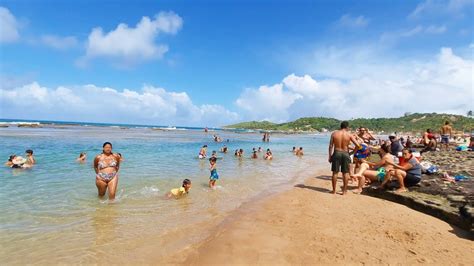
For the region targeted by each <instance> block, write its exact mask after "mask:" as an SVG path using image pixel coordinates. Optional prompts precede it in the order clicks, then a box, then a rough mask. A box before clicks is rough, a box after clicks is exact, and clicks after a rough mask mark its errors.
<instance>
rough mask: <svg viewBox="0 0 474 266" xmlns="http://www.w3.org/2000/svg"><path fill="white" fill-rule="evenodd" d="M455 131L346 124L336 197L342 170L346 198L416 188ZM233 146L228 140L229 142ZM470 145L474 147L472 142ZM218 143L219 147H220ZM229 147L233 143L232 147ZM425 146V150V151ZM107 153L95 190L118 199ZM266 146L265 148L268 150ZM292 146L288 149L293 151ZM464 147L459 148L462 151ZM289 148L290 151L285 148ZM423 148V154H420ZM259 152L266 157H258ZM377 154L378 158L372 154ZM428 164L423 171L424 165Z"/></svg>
mask: <svg viewBox="0 0 474 266" xmlns="http://www.w3.org/2000/svg"><path fill="white" fill-rule="evenodd" d="M453 136H454V130H453V127H452V126H451V124H450V122H449V121H446V122H445V123H444V125H443V126H442V127H441V129H440V131H439V132H437V133H435V132H433V131H432V130H431V129H427V130H426V132H424V133H423V135H422V137H419V136H418V137H417V136H416V135H401V134H398V133H397V132H395V133H394V134H391V135H389V136H388V139H383V136H377V137H378V138H379V139H376V138H375V136H374V134H372V133H371V132H370V131H369V130H368V128H367V127H359V128H358V129H357V130H356V131H355V132H351V130H350V128H349V123H348V122H347V121H343V122H342V123H341V124H340V129H339V130H336V131H334V132H333V133H332V134H331V136H330V140H329V148H328V162H329V163H330V164H331V171H332V178H331V185H332V190H331V193H333V194H336V185H337V179H338V175H339V172H341V173H342V181H343V186H342V190H341V194H343V195H344V194H346V193H347V190H348V183H349V179H351V182H353V181H357V188H356V189H355V190H354V191H353V192H354V193H357V194H359V193H361V192H362V191H363V188H364V186H366V185H371V184H373V183H378V188H381V189H387V188H394V187H395V188H397V189H396V192H398V193H401V192H405V191H407V188H408V187H411V186H414V185H417V184H418V183H419V182H420V181H421V177H422V172H423V171H425V170H426V169H424V168H423V167H424V164H423V163H421V164H420V161H421V160H423V158H422V156H421V153H425V152H436V151H439V149H437V145H438V143H441V145H442V148H444V150H448V149H449V144H450V140H453V142H454V141H456V142H458V143H459V139H455V138H453ZM213 140H214V141H215V142H221V141H222V140H221V138H220V137H219V136H218V135H217V134H215V135H214V136H213ZM263 141H265V142H268V141H269V133H268V132H265V133H264V134H263ZM461 141H464V142H463V143H464V144H462V145H464V146H463V147H464V148H465V149H464V150H468V151H470V150H474V136H471V137H470V139H469V142H468V139H467V138H466V136H465V135H464V139H462V138H461ZM227 142H229V140H227ZM468 143H469V144H468ZM216 145H217V144H216ZM227 145H229V144H227ZM227 145H222V147H220V149H219V147H217V148H216V150H214V151H212V155H211V156H210V158H209V171H210V176H209V187H210V188H215V187H216V181H217V180H218V179H219V175H218V174H217V159H223V158H224V157H219V158H218V156H217V151H218V150H220V152H221V153H224V154H223V155H222V156H226V153H227V152H228V149H229V147H228V146H227ZM421 145H423V147H421ZM102 148H103V150H102V153H101V154H99V155H97V156H96V157H95V158H94V163H93V166H94V170H95V173H96V180H95V182H96V186H97V190H98V195H99V197H103V196H104V195H105V194H106V193H107V192H108V196H109V199H110V200H113V199H114V198H115V196H116V190H117V186H118V178H119V175H118V173H119V169H120V164H121V162H122V161H123V156H122V154H121V153H113V152H112V144H111V143H110V142H105V143H104V144H103V146H102ZM207 148H208V145H206V144H205V145H203V146H202V147H201V148H200V150H199V154H198V158H199V159H205V158H207ZM265 148H266V147H265ZM288 148H289V147H288ZM458 148H459V147H458ZM285 149H286V148H285ZM415 149H418V151H420V149H421V151H420V152H416V150H415ZM263 151H264V149H263V148H262V147H261V146H260V147H258V149H257V148H255V147H254V148H253V149H252V151H251V153H250V158H251V159H254V160H257V159H260V160H262V159H263V160H272V159H273V153H272V151H271V150H270V148H267V149H266V152H265V153H263ZM291 151H292V153H293V154H294V155H296V156H298V157H302V156H303V154H304V152H303V147H302V146H293V147H292V150H291ZM259 153H260V154H262V156H259ZM372 154H374V155H375V154H376V155H378V156H372ZM234 155H235V157H237V158H238V159H239V161H240V162H243V161H245V160H246V158H249V157H244V149H242V148H238V149H235V152H234ZM76 160H77V161H78V162H85V161H86V152H81V153H80V155H79V157H78V158H77V159H76ZM35 164H36V159H35V157H34V155H33V150H31V149H28V150H26V151H25V157H21V156H17V155H16V154H12V155H11V156H9V158H8V161H7V162H6V163H5V166H7V167H10V168H16V169H28V168H32V167H33V166H34V165H35ZM422 165H423V167H422ZM190 188H191V181H190V179H184V181H183V185H182V187H180V188H176V189H172V190H171V191H170V192H169V193H168V194H167V195H168V196H169V197H175V198H180V197H181V196H183V195H185V194H187V193H188V192H189V189H190Z"/></svg>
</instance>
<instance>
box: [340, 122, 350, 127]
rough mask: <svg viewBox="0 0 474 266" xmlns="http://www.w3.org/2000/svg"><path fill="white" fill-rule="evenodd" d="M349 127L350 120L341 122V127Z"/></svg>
mask: <svg viewBox="0 0 474 266" xmlns="http://www.w3.org/2000/svg"><path fill="white" fill-rule="evenodd" d="M348 127H349V122H347V121H342V123H341V129H345V128H348Z"/></svg>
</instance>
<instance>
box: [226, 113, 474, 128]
mask: <svg viewBox="0 0 474 266" xmlns="http://www.w3.org/2000/svg"><path fill="white" fill-rule="evenodd" d="M446 120H448V121H450V122H451V125H452V126H453V127H454V129H455V130H457V131H465V132H470V131H471V130H474V118H472V117H466V116H461V115H450V114H436V113H431V114H418V113H415V114H407V115H405V116H403V117H398V118H357V119H353V120H349V124H350V126H351V128H358V127H362V126H363V127H367V128H369V129H370V130H373V131H378V132H381V131H384V132H398V131H405V132H407V131H412V132H423V131H425V130H426V129H427V128H431V129H433V130H434V131H438V130H439V128H440V127H441V126H442V125H443V124H444V122H445V121H446ZM340 124H341V120H338V119H334V118H326V117H304V118H300V119H297V120H295V121H292V122H288V123H281V124H276V123H272V122H268V121H262V122H257V121H251V122H243V123H238V124H235V125H229V126H225V128H236V129H262V130H280V131H322V130H324V129H327V130H335V129H338V128H339V126H340Z"/></svg>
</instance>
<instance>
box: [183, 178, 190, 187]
mask: <svg viewBox="0 0 474 266" xmlns="http://www.w3.org/2000/svg"><path fill="white" fill-rule="evenodd" d="M190 184H191V180H189V179H187V178H186V179H184V180H183V187H184V185H190Z"/></svg>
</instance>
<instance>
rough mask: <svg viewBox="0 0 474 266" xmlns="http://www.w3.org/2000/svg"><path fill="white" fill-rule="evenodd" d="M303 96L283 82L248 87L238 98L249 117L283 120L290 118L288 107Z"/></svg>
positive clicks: (237, 101) (239, 105)
mask: <svg viewBox="0 0 474 266" xmlns="http://www.w3.org/2000/svg"><path fill="white" fill-rule="evenodd" d="M301 97H302V96H301V95H299V94H297V93H292V92H290V91H287V90H285V89H284V88H283V84H281V83H280V84H275V85H273V86H260V87H259V88H258V89H250V88H247V89H245V90H244V92H243V93H242V95H240V97H239V98H238V99H237V100H236V102H235V103H236V104H237V106H238V107H239V108H240V109H241V110H242V112H243V113H244V116H245V117H246V118H247V119H252V120H254V119H258V120H270V121H275V122H283V121H286V120H288V118H289V116H288V112H287V109H288V108H290V107H291V105H292V104H293V103H294V102H295V101H296V100H297V99H299V98H301Z"/></svg>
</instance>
